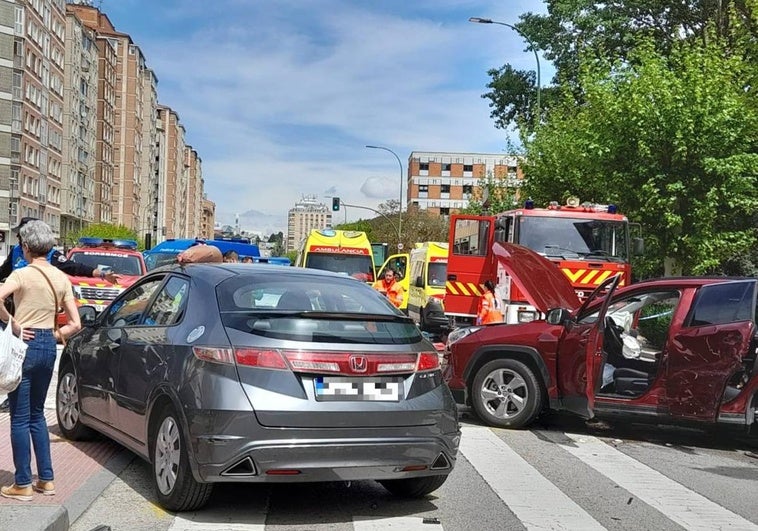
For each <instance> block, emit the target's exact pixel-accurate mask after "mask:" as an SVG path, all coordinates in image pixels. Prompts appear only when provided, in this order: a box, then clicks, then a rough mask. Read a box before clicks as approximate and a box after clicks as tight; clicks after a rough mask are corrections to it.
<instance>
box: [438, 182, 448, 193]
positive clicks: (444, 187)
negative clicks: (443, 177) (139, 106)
mask: <svg viewBox="0 0 758 531" xmlns="http://www.w3.org/2000/svg"><path fill="white" fill-rule="evenodd" d="M440 193H442V194H449V193H450V185H449V184H443V185H440Z"/></svg>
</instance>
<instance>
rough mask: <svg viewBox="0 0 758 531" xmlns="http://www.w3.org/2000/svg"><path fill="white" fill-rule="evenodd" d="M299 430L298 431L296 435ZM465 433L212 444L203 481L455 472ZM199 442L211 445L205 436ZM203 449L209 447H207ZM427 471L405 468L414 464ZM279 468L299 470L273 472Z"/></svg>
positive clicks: (389, 476) (369, 477)
mask: <svg viewBox="0 0 758 531" xmlns="http://www.w3.org/2000/svg"><path fill="white" fill-rule="evenodd" d="M293 435H294V434H293ZM459 440H460V435H459V433H455V434H449V435H447V436H442V437H402V438H395V439H393V438H389V437H381V438H363V439H331V440H313V439H311V440H309V439H298V438H293V439H280V440H276V441H274V440H271V441H264V442H261V441H247V442H241V443H240V444H238V445H234V446H235V447H234V448H229V447H227V448H224V451H221V452H218V451H217V450H218V448H206V450H209V452H207V453H208V454H209V457H212V459H211V460H210V462H207V463H203V464H199V465H198V469H197V473H198V476H199V478H198V479H199V480H200V481H203V482H261V483H262V482H265V483H269V482H271V483H283V482H286V483H290V482H312V481H358V480H381V479H400V478H404V477H413V476H429V475H440V474H449V473H450V472H451V471H452V469H453V466H454V465H455V456H456V454H457V450H458V443H459ZM198 444H199V446H201V447H202V446H209V443H208V441H204V440H203V438H200V439H199V441H198ZM201 451H203V450H201ZM419 465H421V466H426V468H425V469H423V470H417V471H403V468H404V467H408V466H419ZM273 470H279V471H282V470H288V471H297V473H296V474H288V475H271V474H270V473H269V472H270V471H273Z"/></svg>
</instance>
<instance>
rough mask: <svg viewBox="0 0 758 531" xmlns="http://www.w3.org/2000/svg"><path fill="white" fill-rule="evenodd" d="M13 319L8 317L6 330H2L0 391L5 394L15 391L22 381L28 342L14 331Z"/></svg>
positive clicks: (0, 342) (0, 340)
mask: <svg viewBox="0 0 758 531" xmlns="http://www.w3.org/2000/svg"><path fill="white" fill-rule="evenodd" d="M12 319H13V318H12V317H11V318H9V319H8V324H7V325H6V326H5V330H3V331H2V332H0V393H5V394H8V393H10V392H11V391H15V390H16V387H18V384H20V383H21V370H22V369H23V365H24V358H25V357H26V348H27V344H26V343H24V342H23V340H22V339H21V338H19V337H17V336H16V335H15V334H14V333H13V327H12V326H11V321H12ZM22 335H23V332H22Z"/></svg>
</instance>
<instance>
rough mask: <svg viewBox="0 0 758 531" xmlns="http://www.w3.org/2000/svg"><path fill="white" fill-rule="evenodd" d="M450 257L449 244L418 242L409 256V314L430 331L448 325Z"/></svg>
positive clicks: (422, 328) (437, 330)
mask: <svg viewBox="0 0 758 531" xmlns="http://www.w3.org/2000/svg"><path fill="white" fill-rule="evenodd" d="M447 254H448V244H447V242H423V243H417V244H416V248H415V249H413V250H412V251H411V253H410V274H409V275H407V276H409V277H410V287H409V289H408V315H409V316H410V317H412V318H413V320H414V321H416V322H417V323H418V324H419V326H420V327H421V330H424V331H427V332H439V331H441V330H443V329H445V328H447V326H448V319H447V317H445V308H444V306H443V301H444V299H445V281H446V280H447Z"/></svg>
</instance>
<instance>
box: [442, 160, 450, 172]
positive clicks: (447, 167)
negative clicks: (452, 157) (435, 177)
mask: <svg viewBox="0 0 758 531" xmlns="http://www.w3.org/2000/svg"><path fill="white" fill-rule="evenodd" d="M442 171H450V163H449V162H443V163H442Z"/></svg>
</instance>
